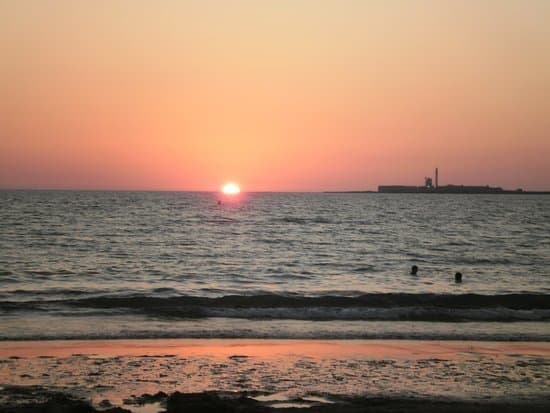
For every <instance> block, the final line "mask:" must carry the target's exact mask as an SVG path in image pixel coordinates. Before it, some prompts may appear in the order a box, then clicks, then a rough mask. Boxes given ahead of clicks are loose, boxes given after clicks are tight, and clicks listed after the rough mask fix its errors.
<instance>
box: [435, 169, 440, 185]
mask: <svg viewBox="0 0 550 413" xmlns="http://www.w3.org/2000/svg"><path fill="white" fill-rule="evenodd" d="M437 188H439V171H438V169H437V168H435V189H437Z"/></svg>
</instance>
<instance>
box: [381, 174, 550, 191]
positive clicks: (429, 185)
mask: <svg viewBox="0 0 550 413" xmlns="http://www.w3.org/2000/svg"><path fill="white" fill-rule="evenodd" d="M378 192H382V193H441V194H517V193H520V194H525V193H529V194H533V193H539V194H543V193H548V192H533V191H529V192H525V191H523V189H521V188H520V189H516V190H509V189H502V188H501V187H499V186H496V187H495V186H489V185H486V186H468V185H443V186H439V168H435V185H434V182H433V180H432V178H431V177H428V176H427V177H425V178H424V185H423V186H407V185H380V186H379V187H378Z"/></svg>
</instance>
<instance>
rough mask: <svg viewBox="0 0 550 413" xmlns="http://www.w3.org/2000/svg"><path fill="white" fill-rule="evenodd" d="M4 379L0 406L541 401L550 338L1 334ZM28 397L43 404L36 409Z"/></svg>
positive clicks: (142, 410) (313, 407)
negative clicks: (33, 337) (6, 337)
mask: <svg viewBox="0 0 550 413" xmlns="http://www.w3.org/2000/svg"><path fill="white" fill-rule="evenodd" d="M0 386H1V390H0V407H3V409H0V411H4V410H6V409H8V410H6V411H14V412H22V411H29V412H34V411H40V409H42V410H43V407H44V403H46V404H47V403H52V400H53V401H54V402H56V403H57V402H58V403H63V400H65V402H67V403H69V404H70V403H72V402H71V400H73V399H75V400H77V401H78V400H84V401H85V403H88V405H89V406H92V407H93V408H94V409H101V410H105V409H107V408H112V407H121V408H124V409H127V410H130V411H133V412H135V413H149V412H153V411H155V412H156V411H161V410H164V409H167V411H170V412H171V411H174V412H176V411H212V409H214V410H216V409H217V410H219V411H223V410H225V411H236V410H238V411H250V412H256V411H258V412H260V411H271V410H273V409H276V411H284V410H285V409H290V408H295V409H297V408H300V409H308V410H307V411H327V412H328V411H343V412H347V411H349V412H355V411H363V410H364V408H365V407H366V406H368V407H369V409H370V410H371V411H380V412H382V411H395V410H399V409H401V410H403V409H404V408H405V410H411V411H415V410H418V411H420V410H423V411H426V412H430V411H476V410H478V411H487V410H488V409H489V410H491V409H495V410H499V411H523V410H522V409H529V410H530V411H537V409H539V408H540V409H542V410H540V411H545V410H547V409H548V407H549V406H550V343H547V342H513V343H511V342H469V341H468V342H461V341H406V340H350V341H337V340H327V341H320V340H241V339H234V340H232V339H223V340H220V339H212V340H209V339H166V340H98V341H40V342H38V341H35V342H32V341H21V342H13V341H11V342H8V341H6V342H0ZM52 392H53V393H52ZM56 392H57V393H56ZM59 392H60V393H61V395H59V394H58V393H59ZM159 392H161V393H159ZM180 392H181V393H184V394H191V393H193V394H195V395H194V396H182V395H181V393H180ZM145 394H148V395H155V394H159V396H157V397H156V398H155V397H150V396H146V397H143V395H145ZM67 400H69V401H67ZM106 400H108V401H107V402H106ZM33 403H34V406H35V407H36V406H39V405H40V406H42V407H40V408H39V410H32V408H33V407H32V406H33ZM40 403H42V404H40ZM75 403H76V402H75ZM189 403H191V404H193V403H194V405H195V407H196V409H195V410H193V409H191V410H189V409H190V406H189ZM184 405H185V406H184ZM209 405H210V408H208V406H209ZM25 406H27V407H25ZM29 406H30V407H29ZM197 406H198V407H197ZM215 406H217V407H215ZM480 406H481V407H480ZM92 407H90V408H92ZM26 408H29V409H30V410H25V409H26ZM36 408H38V407H36ZM79 409H81V410H80V411H84V410H82V406H80V407H79ZM361 409H363V410H361ZM510 409H511V410H510ZM68 411H70V409H69V410H68ZM75 411H78V409H77V410H75ZM90 411H92V410H90Z"/></svg>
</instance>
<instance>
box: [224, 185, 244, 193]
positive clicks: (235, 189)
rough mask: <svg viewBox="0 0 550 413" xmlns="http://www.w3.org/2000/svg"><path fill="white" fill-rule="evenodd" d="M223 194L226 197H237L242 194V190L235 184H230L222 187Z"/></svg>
mask: <svg viewBox="0 0 550 413" xmlns="http://www.w3.org/2000/svg"><path fill="white" fill-rule="evenodd" d="M222 192H223V193H224V194H225V195H237V194H238V193H239V192H241V188H239V185H237V184H236V183H235V182H228V183H226V184H225V185H224V186H223V187H222Z"/></svg>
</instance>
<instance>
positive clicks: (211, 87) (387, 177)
mask: <svg viewBox="0 0 550 413" xmlns="http://www.w3.org/2000/svg"><path fill="white" fill-rule="evenodd" d="M0 56H1V57H0V188H51V189H55V188H70V189H154V190H218V189H219V188H220V186H221V185H222V184H223V183H224V182H226V181H230V180H231V181H236V182H238V183H239V184H240V185H241V187H242V188H243V189H244V190H249V191H324V190H362V189H376V187H377V186H378V185H381V184H382V185H384V184H406V185H421V184H422V183H423V178H424V177H425V176H433V169H434V168H435V167H436V166H437V167H439V176H440V184H443V185H444V184H449V183H454V184H465V185H486V184H488V185H494V186H502V187H505V188H511V189H515V188H519V187H521V188H524V189H550V161H548V159H550V1H547V0H483V1H474V0H461V1H459V0H456V1H451V0H402V1H399V0H371V1H367V0H364V1H363V0H272V1H269V0H265V1H257V0H232V1H225V0H219V1H214V0H196V1H191V0H189V1H185V0H178V1H176V0H156V1H153V0H151V1H144V0H96V1H79V0H57V1H53V0H36V1H32V0H0Z"/></svg>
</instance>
